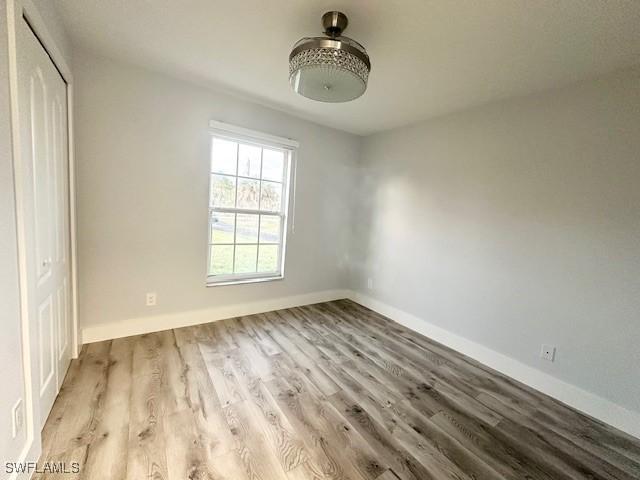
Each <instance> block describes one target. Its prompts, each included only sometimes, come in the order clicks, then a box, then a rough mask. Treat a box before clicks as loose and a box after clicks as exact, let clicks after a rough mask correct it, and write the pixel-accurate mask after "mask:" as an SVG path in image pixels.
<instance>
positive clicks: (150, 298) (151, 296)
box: [147, 292, 158, 307]
mask: <svg viewBox="0 0 640 480" xmlns="http://www.w3.org/2000/svg"><path fill="white" fill-rule="evenodd" d="M157 300H158V297H157V295H156V292H148V293H147V307H153V306H154V305H155V304H156V301H157Z"/></svg>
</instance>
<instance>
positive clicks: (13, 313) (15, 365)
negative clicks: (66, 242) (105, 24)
mask: <svg viewBox="0 0 640 480" xmlns="http://www.w3.org/2000/svg"><path fill="white" fill-rule="evenodd" d="M6 22H7V12H6V4H5V2H0V112H1V113H0V325H2V335H0V365H1V366H2V367H1V369H0V371H1V372H2V388H1V389H0V413H2V415H0V458H1V459H3V460H6V461H10V460H13V459H17V457H18V455H19V454H20V452H21V451H22V448H23V447H24V442H25V439H26V437H25V433H26V429H23V432H22V434H21V435H19V436H18V437H16V438H15V439H12V438H11V408H12V407H13V406H14V405H15V403H16V402H17V401H18V399H19V398H23V399H24V376H23V371H22V348H21V341H22V340H21V338H22V336H21V329H20V325H21V323H20V292H19V288H18V285H19V279H18V249H17V240H16V217H15V210H14V209H15V197H14V195H15V192H14V188H13V154H12V150H11V148H12V143H11V118H10V113H9V112H10V110H9V108H10V104H9V71H8V70H9V64H8V58H7V53H8V50H7V41H8V38H7V23H6ZM3 475H4V463H3V464H2V470H0V478H2V476H3Z"/></svg>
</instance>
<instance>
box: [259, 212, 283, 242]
mask: <svg viewBox="0 0 640 480" xmlns="http://www.w3.org/2000/svg"><path fill="white" fill-rule="evenodd" d="M279 242H280V217H277V216H275V215H260V243H279Z"/></svg>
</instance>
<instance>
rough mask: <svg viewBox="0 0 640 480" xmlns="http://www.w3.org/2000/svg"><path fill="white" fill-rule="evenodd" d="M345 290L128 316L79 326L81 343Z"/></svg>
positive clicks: (327, 297)
mask: <svg viewBox="0 0 640 480" xmlns="http://www.w3.org/2000/svg"><path fill="white" fill-rule="evenodd" d="M349 293H350V292H349V290H324V291H321V292H313V293H305V294H302V295H293V296H290V297H280V298H273V299H268V300H259V301H255V302H243V303H238V304H235V305H225V306H220V307H214V308H207V309H202V310H190V311H186V312H176V313H167V314H162V315H153V316H149V317H138V318H129V319H126V320H120V321H118V322H112V323H106V324H102V325H95V326H87V327H84V328H83V329H82V343H83V344H84V343H93V342H100V341H102V340H111V339H114V338H121V337H128V336H130V335H140V334H143V333H151V332H159V331H161V330H169V329H171V328H180V327H188V326H190V325H199V324H201V323H209V322H214V321H216V320H224V319H225V318H233V317H239V316H242V315H253V314H255V313H264V312H270V311H273V310H280V309H283V308H291V307H299V306H301V305H309V304H311V303H320V302H329V301H331V300H338V299H341V298H347V297H348V296H349Z"/></svg>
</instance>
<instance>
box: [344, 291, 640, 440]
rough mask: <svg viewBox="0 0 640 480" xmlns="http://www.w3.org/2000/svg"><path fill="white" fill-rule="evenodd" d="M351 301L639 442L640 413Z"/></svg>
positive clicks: (357, 297)
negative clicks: (631, 436)
mask: <svg viewBox="0 0 640 480" xmlns="http://www.w3.org/2000/svg"><path fill="white" fill-rule="evenodd" d="M349 298H350V299H351V300H353V301H354V302H357V303H359V304H361V305H364V306H365V307H367V308H370V309H371V310H374V311H375V312H378V313H380V314H381V315H384V316H386V317H389V318H390V319H391V320H394V321H395V322H397V323H399V324H401V325H404V326H405V327H407V328H410V329H411V330H413V331H415V332H418V333H421V334H422V335H424V336H426V337H429V338H431V339H433V340H435V341H436V342H439V343H442V344H443V345H446V346H447V347H449V348H452V349H454V350H456V351H458V352H460V353H463V354H465V355H467V356H469V357H471V358H473V359H475V360H477V361H479V362H480V363H483V364H484V365H487V366H488V367H491V368H493V369H494V370H497V371H499V372H501V373H503V374H505V375H508V376H509V377H511V378H514V379H515V380H518V381H519V382H522V383H524V384H526V385H528V386H530V387H532V388H534V389H536V390H538V391H540V392H542V393H544V394H546V395H549V396H550V397H553V398H555V399H557V400H560V401H561V402H563V403H565V404H567V405H569V406H571V407H573V408H575V409H577V410H580V411H581V412H584V413H586V414H587V415H590V416H592V417H594V418H597V419H598V420H601V421H603V422H605V423H607V424H609V425H612V426H614V427H616V428H617V429H619V430H622V431H623V432H626V433H628V434H629V435H633V436H634V437H637V438H640V413H638V412H634V411H631V410H628V409H626V408H624V407H622V406H620V405H618V404H616V403H614V402H612V401H610V400H607V399H604V398H602V397H599V396H598V395H595V394H594V393H591V392H588V391H586V390H583V389H581V388H579V387H576V386H575V385H572V384H570V383H566V382H564V381H562V380H560V379H558V378H556V377H553V376H551V375H549V374H547V373H544V372H542V371H540V370H537V369H535V368H533V367H530V366H528V365H525V364H524V363H521V362H519V361H518V360H515V359H513V358H511V357H508V356H506V355H503V354H501V353H499V352H496V351H495V350H492V349H490V348H488V347H485V346H484V345H481V344H479V343H476V342H473V341H471V340H468V339H466V338H464V337H461V336H459V335H457V334H455V333H452V332H450V331H448V330H445V329H443V328H441V327H438V326H436V325H433V324H432V323H429V322H427V321H426V320H424V319H422V318H419V317H416V316H415V315H412V314H410V313H407V312H405V311H403V310H400V309H399V308H396V307H392V306H391V305H388V304H386V303H384V302H381V301H379V300H376V299H374V298H371V297H369V296H367V295H364V294H362V293H359V292H354V291H352V292H350V295H349Z"/></svg>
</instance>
